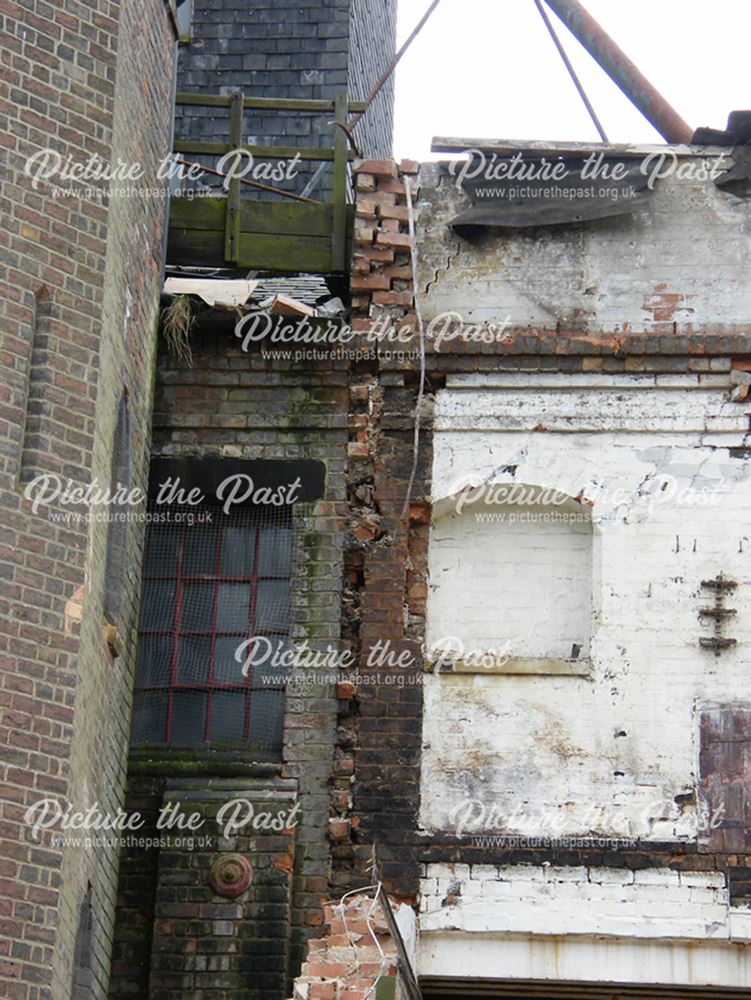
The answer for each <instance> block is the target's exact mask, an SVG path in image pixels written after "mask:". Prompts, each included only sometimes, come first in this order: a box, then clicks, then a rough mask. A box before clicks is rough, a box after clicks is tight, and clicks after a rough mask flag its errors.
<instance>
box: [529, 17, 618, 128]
mask: <svg viewBox="0 0 751 1000" xmlns="http://www.w3.org/2000/svg"><path fill="white" fill-rule="evenodd" d="M534 3H535V7H537V9H538V11H539V12H540V17H541V18H542V20H543V22H544V23H545V27H546V28H547V29H548V32H549V33H550V37H551V38H552V39H553V44H554V45H555V47H556V49H558V55H559V56H560V57H561V59H562V60H563V63H564V65H565V67H566V69H567V70H568V71H569V75H570V76H571V79H572V80H573V82H574V86H575V87H576V89H577V91H578V92H579V97H581V99H582V101H583V102H584V107H585V108H586V109H587V111H588V112H589V117H590V118H591V119H592V121H593V122H594V126H595V128H596V129H597V132H598V133H599V136H600V138H601V139H602V141H603V142H608V141H609V140H608V137H607V135H605V130H604V129H603V127H602V125H601V124H600V119H599V118H598V117H597V115H596V113H595V109H594V108H593V107H592V104H591V102H590V100H589V98H588V97H587V94H586V92H585V90H584V87H583V86H582V85H581V82H580V80H579V77H578V76H577V75H576V70H575V69H574V67H573V66H572V65H571V60H570V59H569V57H568V56H567V55H566V50H565V49H564V48H563V45H562V44H561V41H560V39H559V38H558V35H557V34H556V31H555V28H554V27H553V25H552V24H551V23H550V18H549V17H548V15H547V13H546V11H545V8H544V7H543V6H542V0H534Z"/></svg>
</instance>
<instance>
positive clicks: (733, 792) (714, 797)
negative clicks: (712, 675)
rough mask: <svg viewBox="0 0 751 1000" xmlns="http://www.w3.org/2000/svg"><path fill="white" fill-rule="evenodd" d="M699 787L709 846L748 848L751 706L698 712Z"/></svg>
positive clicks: (750, 839)
mask: <svg viewBox="0 0 751 1000" xmlns="http://www.w3.org/2000/svg"><path fill="white" fill-rule="evenodd" d="M700 739H701V749H700V754H699V791H700V803H701V808H702V812H703V815H704V826H705V829H704V830H703V831H702V836H701V845H702V847H703V848H704V849H705V850H707V851H724V852H727V853H729V854H733V853H736V852H737V853H741V854H745V853H747V852H748V851H749V850H751V796H750V795H749V792H751V706H748V705H721V706H719V707H718V708H709V709H705V710H704V711H702V712H701V714H700Z"/></svg>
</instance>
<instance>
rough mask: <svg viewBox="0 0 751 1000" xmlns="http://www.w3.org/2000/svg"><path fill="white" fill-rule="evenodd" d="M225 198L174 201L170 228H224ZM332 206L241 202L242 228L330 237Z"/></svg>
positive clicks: (254, 200)
mask: <svg viewBox="0 0 751 1000" xmlns="http://www.w3.org/2000/svg"><path fill="white" fill-rule="evenodd" d="M225 203H226V199H225V198H196V199H194V200H193V201H188V200H187V199H180V198H175V199H173V201H172V204H171V206H170V227H173V226H174V227H175V228H178V229H194V230H199V231H200V230H214V231H219V230H221V229H224V228H225V217H224V212H225ZM332 215H333V211H332V206H331V205H325V204H322V205H303V204H301V203H300V202H291V201H290V202H281V201H280V202H276V201H259V200H258V199H257V198H243V199H242V200H241V202H240V229H241V231H245V232H257V233H278V234H279V235H282V236H284V235H287V236H294V235H299V236H326V237H330V236H331V225H332Z"/></svg>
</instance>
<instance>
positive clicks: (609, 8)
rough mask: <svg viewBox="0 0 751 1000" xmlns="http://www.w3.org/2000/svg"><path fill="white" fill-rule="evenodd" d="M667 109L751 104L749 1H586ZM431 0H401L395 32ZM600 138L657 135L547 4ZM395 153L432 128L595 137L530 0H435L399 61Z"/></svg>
mask: <svg viewBox="0 0 751 1000" xmlns="http://www.w3.org/2000/svg"><path fill="white" fill-rule="evenodd" d="M584 4H585V6H586V7H587V9H588V10H589V11H590V12H591V13H592V14H593V15H594V16H595V17H596V18H597V19H598V20H599V21H600V23H601V24H602V25H603V27H604V28H605V29H606V30H607V31H608V32H609V33H610V34H611V35H612V36H613V38H615V40H616V41H617V42H618V44H619V45H620V46H621V48H623V49H624V50H625V51H626V53H627V54H628V55H629V56H630V58H631V59H632V60H633V61H634V62H635V63H636V65H637V66H638V67H639V69H641V70H642V72H643V73H644V74H645V75H646V76H647V78H648V79H649V80H651V82H652V83H653V84H654V85H655V86H656V87H657V89H658V90H660V91H661V93H662V94H663V95H664V96H665V97H666V98H667V99H668V100H669V101H670V102H671V104H672V105H673V106H674V107H675V109H676V110H677V111H678V112H679V113H680V114H681V115H682V116H683V118H685V119H686V121H687V122H688V123H689V124H690V125H692V126H694V127H696V126H699V125H709V126H712V127H714V128H724V127H725V125H726V122H727V115H728V112H729V111H732V110H734V109H741V108H751V75H750V74H749V56H748V46H749V39H751V0H711V2H710V3H707V2H704V0H628V2H625V0H584ZM427 6H428V0H399V42H400V43H401V41H402V40H403V39H404V38H405V37H406V35H407V34H408V33H409V32H410V31H411V30H412V28H413V27H414V25H415V24H416V23H417V21H418V20H419V18H420V17H421V16H422V14H423V13H424V11H425V9H426V8H427ZM550 18H551V20H552V21H553V23H554V24H555V26H556V29H560V30H559V37H560V38H561V40H562V41H563V44H564V45H565V47H566V51H567V52H568V54H569V56H570V58H571V60H572V62H573V63H574V66H575V67H576V70H577V73H578V74H579V76H580V79H581V80H582V83H583V84H584V87H585V89H586V91H587V93H588V95H589V97H590V100H591V101H592V103H593V105H594V107H595V111H596V112H597V114H598V116H599V118H600V120H601V122H602V124H603V126H604V128H605V131H606V132H607V134H608V138H610V139H611V140H612V141H615V142H629V141H631V142H662V141H663V140H662V139H661V138H660V137H659V136H658V135H657V133H656V132H655V131H654V129H652V127H651V126H650V125H649V124H648V123H647V122H646V121H645V120H644V119H643V118H642V116H641V115H640V114H639V112H638V111H636V109H635V108H633V106H632V105H631V104H630V103H629V101H628V100H627V99H626V98H625V97H624V96H623V95H622V94H621V92H620V91H619V90H618V88H617V87H616V86H615V85H614V84H612V83H611V82H610V80H609V79H608V78H607V77H606V76H605V74H604V73H603V72H602V70H601V69H600V68H599V67H598V66H597V64H596V63H595V62H594V61H593V60H592V59H591V57H590V56H589V55H588V54H587V53H586V52H585V51H584V50H583V49H582V48H581V46H580V45H579V43H578V42H577V41H576V39H574V38H573V37H572V36H571V35H570V34H569V33H568V31H567V30H566V28H564V27H563V25H562V24H561V22H560V21H558V19H557V18H556V16H555V15H554V14H553V13H552V12H551V13H550ZM396 88H397V89H396V132H395V139H394V144H395V152H396V155H397V157H412V158H415V159H426V158H428V156H429V155H430V154H429V150H430V140H431V138H432V136H433V135H456V136H466V137H470V136H480V137H494V138H504V139H550V140H559V141H566V140H570V141H593V142H597V141H599V139H598V136H597V133H596V131H595V129H594V126H593V125H592V123H591V120H590V118H589V116H588V115H587V112H586V110H585V108H584V106H583V104H582V102H581V100H580V99H579V96H578V95H577V93H576V91H575V89H574V86H573V84H572V82H571V80H570V78H569V76H568V73H567V72H566V69H565V67H564V66H563V63H562V61H561V59H560V57H559V55H558V53H557V52H556V51H555V48H554V47H553V43H552V41H551V39H550V37H549V35H548V34H547V31H546V29H545V26H544V25H543V23H542V21H541V19H540V15H539V14H538V13H537V9H536V8H535V5H534V2H533V0H442V2H441V4H440V5H439V7H438V8H437V10H436V11H435V12H434V13H433V15H432V17H431V19H430V21H428V24H427V25H426V27H425V28H424V29H423V31H422V33H421V35H420V36H419V37H418V38H417V40H416V41H415V42H414V43H413V44H412V47H411V48H410V49H409V51H408V52H407V54H406V55H405V56H404V58H403V59H402V62H401V63H400V65H399V68H398V69H397V78H396Z"/></svg>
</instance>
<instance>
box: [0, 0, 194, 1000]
mask: <svg viewBox="0 0 751 1000" xmlns="http://www.w3.org/2000/svg"><path fill="white" fill-rule="evenodd" d="M0 13H1V14H2V20H3V28H4V34H3V41H2V53H1V54H0V59H1V60H2V64H3V67H4V68H3V73H2V80H1V81H0V101H1V102H2V106H3V110H4V112H5V113H6V114H7V115H8V116H9V120H10V126H9V129H8V130H7V131H6V133H5V135H4V137H3V140H2V145H3V161H4V166H3V171H4V182H3V189H2V197H1V198H0V208H1V209H2V212H3V217H4V219H5V225H4V226H3V231H2V234H1V235H0V245H1V246H2V255H3V261H4V263H5V265H6V269H5V272H4V277H3V280H2V283H1V287H0V317H1V318H0V325H1V326H2V346H1V347H0V352H1V359H2V364H3V367H4V369H5V371H6V373H7V378H6V380H5V384H4V388H3V390H2V407H3V410H2V425H1V426H0V433H2V436H3V439H4V445H3V448H2V457H1V458H0V490H1V491H2V492H1V494H0V503H1V504H2V507H3V511H4V514H3V527H4V534H3V545H2V550H1V551H0V562H1V563H2V576H3V578H4V580H5V581H6V584H7V586H6V587H5V588H4V594H3V600H2V605H1V607H0V614H2V618H3V637H2V640H0V641H1V643H2V653H1V654H0V655H1V656H2V669H3V681H2V684H3V694H2V699H3V718H2V734H1V738H2V741H3V744H4V745H6V746H7V747H9V748H10V749H9V757H8V758H7V769H6V771H5V773H4V782H5V784H4V795H3V798H4V800H5V803H6V804H5V806H4V807H3V817H2V821H3V827H2V833H3V836H4V838H6V840H7V844H6V846H5V848H4V850H3V856H4V858H5V859H6V860H5V861H4V862H3V876H4V881H3V884H2V890H1V891H2V896H3V900H2V906H3V915H4V919H5V920H6V923H5V924H4V927H3V931H4V934H3V939H4V944H3V945H2V955H3V961H4V962H5V963H7V964H5V965H4V966H3V974H4V977H7V979H6V981H7V983H8V986H7V990H6V993H5V995H8V996H13V997H15V998H19V1000H20V998H35V1000H36V998H42V997H64V996H67V995H68V993H69V989H70V983H71V975H72V961H73V948H74V940H75V935H76V924H77V920H78V912H79V906H80V903H81V900H82V899H83V897H84V895H85V893H86V891H87V885H88V884H90V885H91V900H92V961H93V968H92V974H93V990H94V992H93V995H94V996H96V997H102V996H103V995H104V993H105V991H106V981H107V976H108V965H109V951H110V944H109V939H110V933H111V922H112V919H113V910H114V889H115V880H116V866H117V858H116V853H115V852H114V851H113V850H112V849H108V848H99V849H92V848H90V847H89V848H84V847H79V846H70V847H67V848H65V849H60V848H55V847H53V846H51V845H50V842H49V837H48V836H45V838H44V840H43V842H42V843H41V844H38V845H35V844H34V843H32V842H31V841H30V840H29V839H28V833H27V831H26V829H25V828H24V823H23V814H24V811H25V808H26V807H27V806H28V805H29V804H31V803H33V802H35V801H37V800H39V799H41V798H43V797H45V796H52V797H53V798H55V799H59V800H61V801H62V802H63V803H65V802H66V801H70V802H71V803H73V804H74V806H75V808H76V809H86V808H88V807H89V806H91V805H92V804H94V803H95V802H98V803H99V805H100V806H101V807H102V808H103V809H110V808H111V809H116V808H117V806H118V805H119V804H120V801H121V796H122V791H123V778H124V755H123V748H124V745H125V739H126V733H127V727H128V718H129V705H130V687H131V683H132V666H133V658H132V653H133V645H132V642H131V636H130V629H131V626H132V622H133V611H134V601H135V599H136V597H137V582H138V575H139V564H140V557H139V547H140V527H139V526H138V525H137V524H135V525H133V526H132V531H131V533H130V537H129V540H128V546H129V548H128V552H129V559H128V565H127V571H126V575H125V579H124V580H123V582H122V584H123V588H124V590H125V600H124V602H123V618H122V622H121V623H120V624H121V632H122V639H123V643H124V646H123V655H122V656H120V657H119V658H118V659H114V660H113V656H112V654H111V652H110V650H109V648H108V646H107V643H106V642H105V637H104V633H103V630H102V610H101V609H102V594H103V587H104V578H103V576H104V566H105V558H106V543H107V524H106V523H104V522H103V521H101V522H98V523H95V524H93V525H92V526H91V527H90V526H89V525H88V524H86V523H85V522H80V523H74V522H71V523H67V524H66V523H64V522H58V523H55V522H53V521H51V520H50V512H51V511H61V510H63V509H64V508H62V507H61V506H59V505H58V504H52V505H51V506H47V505H43V506H42V507H40V509H39V512H38V514H36V515H34V514H33V512H32V511H31V504H30V501H29V500H26V499H24V498H23V496H22V488H23V483H24V482H26V481H28V480H29V479H31V478H33V477H34V476H35V475H37V474H38V473H41V472H44V473H51V474H56V475H59V476H60V477H61V478H62V479H63V480H67V479H68V478H70V479H72V480H73V482H74V484H75V485H77V486H84V485H87V484H88V483H90V482H91V481H92V480H93V479H94V478H96V479H98V481H99V482H100V483H101V484H103V485H108V484H109V478H110V464H111V448H112V436H113V431H114V426H115V414H116V410H117V404H118V401H119V399H120V397H121V395H122V393H123V389H124V387H127V389H128V394H129V410H130V416H131V426H132V468H133V483H134V485H138V484H139V483H142V482H143V478H144V472H145V468H146V459H147V454H148V439H149V412H150V408H151V379H150V373H151V368H152V359H153V347H154V318H155V308H156V302H157V299H158V292H159V281H160V278H161V246H162V228H163V227H162V221H163V216H164V201H163V199H161V198H159V197H153V198H144V199H141V198H139V197H138V196H136V197H131V196H128V197H119V198H118V197H112V198H109V197H108V195H107V192H106V189H105V185H104V184H103V183H102V182H101V181H93V182H91V188H92V189H93V193H92V194H91V195H88V194H83V195H79V194H74V195H68V194H65V193H63V194H62V195H61V196H60V197H55V196H54V194H53V186H55V185H53V183H52V182H49V181H44V180H42V181H40V182H39V185H38V188H37V189H36V190H35V189H34V187H33V185H32V181H31V178H30V177H28V176H26V175H25V174H24V171H23V168H24V163H25V161H26V159H27V157H29V156H30V155H32V154H34V153H37V152H39V151H40V150H44V149H48V148H51V149H54V150H55V151H57V152H58V153H59V154H60V155H61V156H62V158H63V160H65V159H66V158H67V157H72V159H73V161H75V162H76V163H85V162H86V161H87V159H88V158H89V157H90V156H92V155H93V154H96V155H98V156H99V157H101V159H102V160H103V161H104V162H105V163H106V164H109V163H110V162H112V161H116V160H117V158H118V157H122V159H123V160H125V161H127V162H131V161H133V160H138V161H140V163H141V164H142V165H143V167H144V170H145V176H144V180H143V185H144V186H146V185H147V184H148V185H149V186H154V185H155V184H156V168H157V165H158V163H159V162H160V161H161V160H162V158H163V157H164V156H165V155H166V153H167V152H168V141H169V129H170V116H171V111H170V94H171V84H172V63H173V57H174V53H175V35H174V27H173V21H172V16H171V13H170V11H169V8H168V6H167V5H166V4H165V2H164V0H149V3H148V4H146V5H142V6H141V7H140V8H139V9H138V11H136V10H135V9H134V8H133V5H123V7H122V9H121V5H120V4H119V3H116V2H105V3H100V2H96V3H95V2H93V0H91V2H87V0H75V2H73V3H68V4H66V5H65V9H63V8H62V7H60V6H59V5H53V4H49V3H45V2H42V0H38V2H37V0H34V2H29V3H24V4H23V5H20V4H17V3H14V2H12V0H6V2H4V3H3V4H2V5H0ZM58 183H59V186H61V187H63V188H67V187H77V188H80V187H81V186H86V185H80V184H73V183H71V182H68V181H64V180H60V181H59V182H58ZM78 509H79V510H80V508H78Z"/></svg>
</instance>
